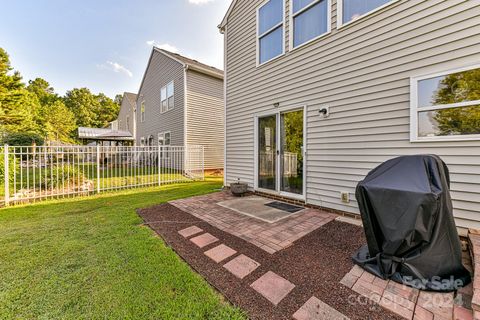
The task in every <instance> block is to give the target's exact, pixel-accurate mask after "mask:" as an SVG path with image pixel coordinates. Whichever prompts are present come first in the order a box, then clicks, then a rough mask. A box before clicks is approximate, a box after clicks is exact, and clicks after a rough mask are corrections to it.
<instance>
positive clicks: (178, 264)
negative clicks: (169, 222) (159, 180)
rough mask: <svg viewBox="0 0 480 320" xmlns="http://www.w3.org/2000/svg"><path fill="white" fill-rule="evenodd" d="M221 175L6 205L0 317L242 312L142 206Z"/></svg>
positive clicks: (206, 186)
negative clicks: (140, 212) (141, 212)
mask: <svg viewBox="0 0 480 320" xmlns="http://www.w3.org/2000/svg"><path fill="white" fill-rule="evenodd" d="M220 186H221V183H220V180H218V179H207V181H206V182H193V183H187V184H181V185H170V186H164V187H157V188H149V189H137V190H130V191H124V192H121V193H110V194H103V195H100V196H94V197H90V198H77V199H70V200H66V201H56V202H53V201H52V202H45V203H40V204H36V205H30V206H24V207H14V208H7V209H1V210H0V319H244V314H243V313H242V312H241V311H239V310H238V309H235V308H234V307H232V306H230V305H229V304H228V303H226V302H225V301H224V300H223V299H222V297H221V296H220V295H219V294H217V293H216V292H215V291H214V290H213V289H212V288H211V287H210V286H209V285H208V284H207V283H206V281H205V280H203V279H202V278H201V277H200V276H199V275H197V274H196V273H194V272H193V271H192V270H191V269H190V268H189V266H188V265H187V264H186V263H184V262H183V261H182V260H181V259H180V258H179V257H178V256H177V255H176V254H175V253H174V252H173V251H172V250H171V249H169V248H167V247H166V246H165V244H164V242H163V241H162V240H161V239H160V238H159V237H157V236H156V235H155V234H154V232H153V231H151V230H150V229H149V228H148V227H145V226H142V225H141V223H142V220H141V219H140V218H139V217H138V216H137V214H136V213H135V209H137V208H143V207H148V206H151V205H154V204H158V203H162V202H165V201H169V200H172V199H176V198H182V197H189V196H192V195H198V194H205V193H208V192H212V191H215V190H216V189H218V188H220Z"/></svg>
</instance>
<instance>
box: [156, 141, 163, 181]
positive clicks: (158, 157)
mask: <svg viewBox="0 0 480 320" xmlns="http://www.w3.org/2000/svg"><path fill="white" fill-rule="evenodd" d="M160 148H161V147H160V145H159V146H158V154H157V164H158V185H159V186H161V185H162V174H161V170H160Z"/></svg>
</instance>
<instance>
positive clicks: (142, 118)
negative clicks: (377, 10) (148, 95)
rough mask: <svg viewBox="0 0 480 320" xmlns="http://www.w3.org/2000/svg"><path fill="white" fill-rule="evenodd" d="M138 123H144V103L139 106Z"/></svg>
mask: <svg viewBox="0 0 480 320" xmlns="http://www.w3.org/2000/svg"><path fill="white" fill-rule="evenodd" d="M140 122H145V101H142V104H141V106H140Z"/></svg>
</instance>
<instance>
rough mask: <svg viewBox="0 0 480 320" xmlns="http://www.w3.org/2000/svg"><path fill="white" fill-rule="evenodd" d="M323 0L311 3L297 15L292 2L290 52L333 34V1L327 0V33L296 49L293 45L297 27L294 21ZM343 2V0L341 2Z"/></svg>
mask: <svg viewBox="0 0 480 320" xmlns="http://www.w3.org/2000/svg"><path fill="white" fill-rule="evenodd" d="M321 1H322V0H315V1H314V2H312V3H310V4H309V5H307V6H305V8H303V9H301V10H299V11H298V12H297V13H295V14H294V13H293V0H291V1H290V14H289V17H290V19H289V23H288V25H289V27H290V32H289V36H288V38H289V39H288V43H289V49H290V51H293V50H296V49H299V48H301V47H303V46H306V45H308V44H310V43H312V42H314V41H316V40H318V39H321V38H323V37H325V36H327V35H328V34H330V33H331V32H332V0H326V1H327V31H326V32H325V33H322V34H321V35H318V36H316V37H315V38H312V39H310V40H308V41H307V42H304V43H302V44H300V45H298V46H296V47H294V43H293V40H294V37H295V30H294V29H295V26H294V24H293V19H294V18H295V17H296V16H298V15H300V14H302V13H303V12H305V11H307V10H308V9H310V8H311V7H313V6H314V5H316V4H317V3H319V2H321ZM340 1H341V0H340Z"/></svg>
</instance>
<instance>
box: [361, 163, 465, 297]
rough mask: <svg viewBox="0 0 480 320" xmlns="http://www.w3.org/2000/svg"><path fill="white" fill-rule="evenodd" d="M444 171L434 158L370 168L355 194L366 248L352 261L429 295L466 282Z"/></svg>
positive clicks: (447, 176)
mask: <svg viewBox="0 0 480 320" xmlns="http://www.w3.org/2000/svg"><path fill="white" fill-rule="evenodd" d="M449 188H450V177H449V173H448V168H447V166H446V165H445V163H444V162H443V161H442V160H441V159H440V157H438V156H435V155H415V156H404V157H400V158H396V159H392V160H389V161H387V162H385V163H383V164H381V165H380V166H378V167H377V168H375V169H374V170H372V171H371V172H370V173H369V174H368V175H367V177H366V178H365V180H363V181H361V182H360V183H359V184H358V186H357V190H356V198H357V200H358V204H359V207H360V212H361V215H362V220H363V225H364V228H365V235H366V238H367V245H365V246H364V247H362V248H361V249H360V250H359V251H358V252H357V254H356V255H354V257H353V261H354V262H355V263H356V264H358V265H360V266H361V267H363V268H364V269H365V270H367V271H368V272H370V273H373V274H375V275H377V276H379V277H382V278H383V279H392V280H394V281H396V282H399V283H404V284H406V285H409V286H412V287H416V288H419V289H422V290H429V291H454V290H456V289H458V288H460V287H462V286H465V285H467V284H468V283H470V274H469V272H468V271H467V270H466V269H465V268H464V267H463V265H462V249H461V244H460V239H459V237H458V233H457V229H456V227H455V222H454V219H453V214H452V201H451V198H450V193H449Z"/></svg>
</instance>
